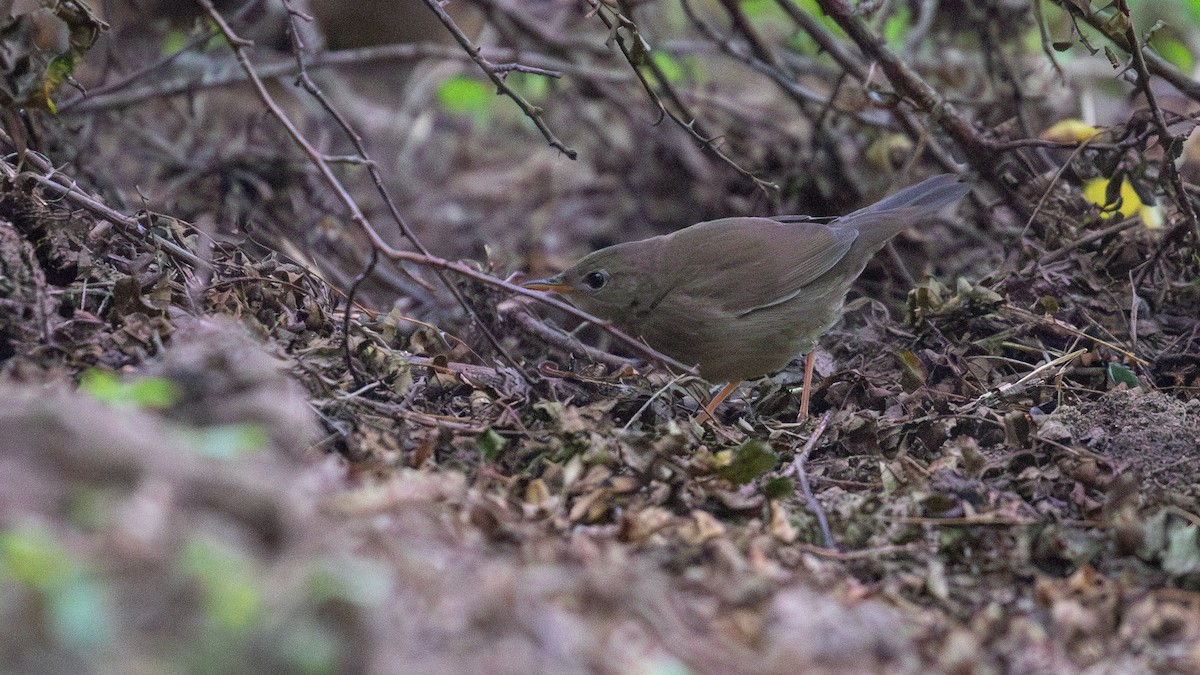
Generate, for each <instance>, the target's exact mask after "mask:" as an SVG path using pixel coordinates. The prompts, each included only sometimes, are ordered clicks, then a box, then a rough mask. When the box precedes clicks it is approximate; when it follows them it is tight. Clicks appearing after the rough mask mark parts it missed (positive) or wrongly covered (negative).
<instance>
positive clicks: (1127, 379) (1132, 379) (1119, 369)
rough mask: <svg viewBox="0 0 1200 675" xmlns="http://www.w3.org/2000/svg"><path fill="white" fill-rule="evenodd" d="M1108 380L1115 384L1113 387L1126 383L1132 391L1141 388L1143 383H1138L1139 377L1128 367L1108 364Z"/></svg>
mask: <svg viewBox="0 0 1200 675" xmlns="http://www.w3.org/2000/svg"><path fill="white" fill-rule="evenodd" d="M1108 379H1109V380H1110V381H1111V382H1112V383H1113V385H1117V384H1121V383H1124V384H1125V385H1126V386H1128V387H1129V388H1130V389H1132V388H1134V387H1138V386H1141V383H1140V382H1138V378H1137V375H1134V373H1133V371H1132V370H1130V369H1129V368H1128V367H1127V366H1123V365H1121V364H1119V363H1109V364H1108Z"/></svg>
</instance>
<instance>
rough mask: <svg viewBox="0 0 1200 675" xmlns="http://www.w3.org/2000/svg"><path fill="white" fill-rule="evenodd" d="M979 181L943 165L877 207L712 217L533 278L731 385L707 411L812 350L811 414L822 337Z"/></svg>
mask: <svg viewBox="0 0 1200 675" xmlns="http://www.w3.org/2000/svg"><path fill="white" fill-rule="evenodd" d="M969 191H970V187H969V186H968V185H967V184H965V183H962V182H960V181H959V179H958V177H957V176H955V175H954V174H941V175H938V176H934V177H932V178H928V179H926V180H924V181H922V182H920V183H917V184H916V185H913V186H910V187H908V188H905V189H903V190H901V191H899V192H897V193H895V194H893V195H891V196H889V197H886V198H885V199H883V200H881V201H879V202H876V203H875V204H872V205H871V206H868V207H866V208H863V209H860V210H858V211H854V212H852V213H850V214H847V215H844V216H841V217H837V218H834V219H832V220H829V219H816V218H811V217H808V216H775V217H731V218H721V219H718V220H710V221H706V222H703V223H698V224H696V225H692V226H690V227H686V228H683V229H681V230H677V231H675V232H672V233H670V234H664V235H659V236H655V237H650V238H648V239H642V240H639V241H630V242H625V243H620V244H616V245H613V246H609V247H607V248H603V249H600V250H598V251H595V252H593V253H591V254H589V255H587V256H585V257H583V258H582V259H580V260H579V261H578V262H576V263H575V264H574V265H571V266H570V267H568V268H567V269H565V270H563V271H562V272H559V273H558V274H556V275H554V276H551V277H548V278H544V279H534V280H530V281H526V282H524V283H522V284H521V285H522V286H523V287H524V288H527V289H531V290H535V291H549V292H554V293H557V294H559V295H561V296H562V297H563V298H565V299H566V300H567V301H568V302H570V303H571V304H573V305H575V306H576V307H578V308H579V309H581V310H583V311H585V312H587V313H589V314H592V315H593V316H595V317H597V318H599V319H602V320H604V321H608V322H611V323H612V324H614V325H615V326H617V327H618V328H620V329H621V330H623V331H625V332H626V333H628V334H630V335H633V336H635V337H638V338H641V339H642V340H644V341H645V342H646V344H648V345H650V346H651V347H653V348H654V349H655V350H657V351H659V352H661V353H663V354H665V355H667V356H669V357H671V358H673V359H675V360H677V361H680V362H682V363H685V364H688V365H693V366H695V367H696V369H697V371H698V372H699V374H700V376H701V377H703V378H704V379H705V380H708V381H709V382H711V383H714V384H717V383H721V382H725V383H727V384H726V385H725V387H724V388H722V389H721V391H720V392H719V393H717V394H716V395H715V396H714V397H713V398H712V400H710V401H709V403H708V404H707V405H706V406H704V409H703V412H704V414H705V416H707V418H708V419H712V420H715V419H716V418H715V417H714V416H713V412H714V411H715V410H716V408H717V406H718V405H720V404H721V402H722V401H724V400H725V399H726V398H727V397H728V396H729V395H730V394H731V393H733V392H734V391H735V390H736V388H737V387H738V385H739V384H740V383H741V382H743V381H745V380H751V379H755V378H758V377H762V376H764V375H768V374H770V373H773V372H776V371H779V370H782V369H783V368H784V367H786V366H787V365H788V364H789V363H790V362H791V361H792V359H794V358H796V357H798V356H800V355H802V354H804V355H806V359H805V371H804V384H803V387H802V390H801V392H802V395H801V403H800V418H801V419H804V418H807V417H808V407H809V398H810V396H811V385H812V371H813V347H814V346H815V344H816V342H817V339H818V338H819V337H820V336H821V335H822V334H823V333H824V332H825V331H827V330H829V328H831V327H832V326H833V325H834V324H835V323H836V322H837V321H838V319H839V318H840V317H841V312H842V306H843V303H844V302H845V297H846V293H847V292H848V291H849V290H850V286H851V285H852V284H853V283H854V281H855V279H857V278H858V276H859V275H860V274H862V271H863V269H864V268H865V267H866V265H867V262H868V261H869V260H870V259H871V257H872V256H873V255H874V254H875V253H876V252H877V251H879V249H880V248H882V247H883V246H884V244H886V243H887V242H888V240H890V239H891V238H892V237H894V236H896V235H897V234H898V233H899V232H900V231H901V230H903V229H905V228H906V227H908V226H910V225H912V224H914V223H916V222H919V221H922V220H928V219H930V218H933V217H935V216H937V215H938V214H939V213H940V212H941V211H943V210H944V209H947V208H948V207H949V206H950V205H952V204H955V203H957V202H958V201H959V200H960V199H962V197H963V196H965V195H966V194H967V193H968V192H969Z"/></svg>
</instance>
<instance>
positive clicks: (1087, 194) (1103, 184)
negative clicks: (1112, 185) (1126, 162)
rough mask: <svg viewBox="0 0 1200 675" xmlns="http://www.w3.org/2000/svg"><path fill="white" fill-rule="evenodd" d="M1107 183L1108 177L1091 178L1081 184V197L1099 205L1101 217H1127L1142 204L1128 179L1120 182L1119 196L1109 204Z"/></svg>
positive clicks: (1135, 211)
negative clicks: (1113, 202)
mask: <svg viewBox="0 0 1200 675" xmlns="http://www.w3.org/2000/svg"><path fill="white" fill-rule="evenodd" d="M1108 183H1109V179H1107V178H1093V179H1092V180H1089V181H1088V182H1087V183H1084V185H1083V198H1084V199H1086V200H1088V201H1089V202H1091V203H1092V204H1095V205H1096V206H1099V207H1100V217H1101V218H1112V217H1113V216H1116V215H1120V216H1121V217H1122V218H1128V217H1129V216H1132V215H1133V214H1135V213H1137V210H1138V209H1139V208H1141V207H1142V206H1144V204H1142V200H1141V199H1139V198H1138V195H1137V192H1134V190H1133V186H1132V185H1130V184H1129V180H1128V179H1124V180H1123V182H1122V183H1121V198H1120V199H1119V200H1118V202H1117V203H1116V204H1109V203H1108Z"/></svg>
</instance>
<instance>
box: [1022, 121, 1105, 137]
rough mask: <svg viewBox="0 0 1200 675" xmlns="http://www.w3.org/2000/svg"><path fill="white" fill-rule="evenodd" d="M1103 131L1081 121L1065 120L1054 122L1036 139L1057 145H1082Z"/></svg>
mask: <svg viewBox="0 0 1200 675" xmlns="http://www.w3.org/2000/svg"><path fill="white" fill-rule="evenodd" d="M1102 131H1104V130H1103V129H1098V128H1096V127H1094V126H1092V125H1090V124H1087V123H1086V122H1084V121H1083V120H1077V119H1067V120H1060V121H1058V122H1055V123H1054V124H1052V125H1051V126H1050V128H1048V129H1046V130H1045V131H1043V132H1042V133H1041V135H1040V136H1038V138H1041V139H1042V140H1044V141H1058V142H1059V143H1082V142H1084V141H1086V140H1088V139H1090V138H1092V137H1094V136H1096V135H1097V134H1099V133H1100V132H1102Z"/></svg>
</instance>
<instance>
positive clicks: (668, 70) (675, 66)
mask: <svg viewBox="0 0 1200 675" xmlns="http://www.w3.org/2000/svg"><path fill="white" fill-rule="evenodd" d="M650 58H651V59H653V60H654V65H656V66H658V69H659V70H661V71H662V74H663V77H665V78H667V82H670V83H672V84H674V83H677V82H679V81H681V80H682V79H683V76H684V70H683V65H681V64H680V63H679V60H678V59H676V58H675V57H674V56H671V55H670V54H668V53H666V52H659V51H656V52H652V53H651V54H650Z"/></svg>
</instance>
